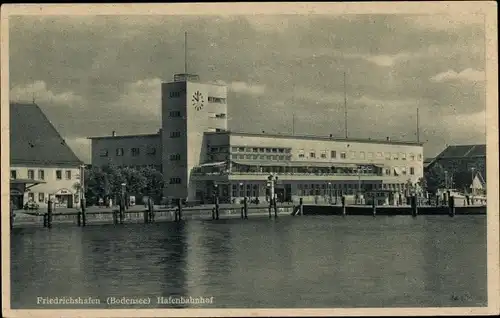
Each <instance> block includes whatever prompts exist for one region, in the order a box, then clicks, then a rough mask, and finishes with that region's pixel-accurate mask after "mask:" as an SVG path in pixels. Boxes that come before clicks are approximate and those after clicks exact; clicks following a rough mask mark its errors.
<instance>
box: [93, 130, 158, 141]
mask: <svg viewBox="0 0 500 318" xmlns="http://www.w3.org/2000/svg"><path fill="white" fill-rule="evenodd" d="M158 136H160V132H157V133H156V134H138V135H120V136H97V137H87V139H91V140H92V139H119V138H143V137H158Z"/></svg>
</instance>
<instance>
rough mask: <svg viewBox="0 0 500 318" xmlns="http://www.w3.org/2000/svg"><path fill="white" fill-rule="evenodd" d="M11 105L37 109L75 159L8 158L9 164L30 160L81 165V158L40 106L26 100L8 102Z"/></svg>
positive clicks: (36, 162)
mask: <svg viewBox="0 0 500 318" xmlns="http://www.w3.org/2000/svg"><path fill="white" fill-rule="evenodd" d="M13 105H16V107H19V106H21V107H35V108H36V109H38V111H39V112H40V114H41V116H42V117H43V118H44V119H45V120H46V121H47V122H48V123H49V125H48V126H50V129H52V131H53V132H54V133H55V135H56V136H57V137H59V139H60V140H61V141H62V142H63V143H64V146H65V147H67V149H68V150H69V151H70V153H71V154H72V155H73V157H74V158H75V159H76V160H75V161H73V160H72V161H66V162H58V161H50V162H49V163H46V162H43V161H37V160H36V159H35V160H33V161H31V160H29V161H28V160H17V161H16V159H15V158H14V159H10V162H11V164H12V163H13V164H19V163H23V161H24V162H32V163H33V164H38V163H39V164H54V165H56V164H61V163H62V164H77V165H81V164H83V160H81V159H80V158H79V157H78V156H77V155H76V154H75V152H74V151H73V149H71V147H70V146H69V145H68V143H67V142H66V139H64V138H63V137H62V136H61V134H60V133H59V131H58V130H57V129H56V127H55V126H54V124H53V123H52V122H51V121H50V119H49V117H47V115H46V114H45V112H44V111H43V110H42V108H41V107H40V106H39V105H38V104H36V103H34V102H32V103H31V104H30V103H26V102H20V103H19V102H15V101H10V104H9V107H12V106H13Z"/></svg>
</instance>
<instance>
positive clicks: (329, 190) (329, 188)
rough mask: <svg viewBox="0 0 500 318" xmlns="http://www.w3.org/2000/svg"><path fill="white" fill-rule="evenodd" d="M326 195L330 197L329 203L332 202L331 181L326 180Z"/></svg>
mask: <svg viewBox="0 0 500 318" xmlns="http://www.w3.org/2000/svg"><path fill="white" fill-rule="evenodd" d="M328 196H329V197H330V201H329V203H330V204H332V201H333V200H332V183H331V182H328Z"/></svg>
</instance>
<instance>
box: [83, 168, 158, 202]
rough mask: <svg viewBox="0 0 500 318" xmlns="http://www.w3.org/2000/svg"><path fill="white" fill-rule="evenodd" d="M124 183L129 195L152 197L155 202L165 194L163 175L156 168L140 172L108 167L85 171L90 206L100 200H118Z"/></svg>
mask: <svg viewBox="0 0 500 318" xmlns="http://www.w3.org/2000/svg"><path fill="white" fill-rule="evenodd" d="M122 183H125V184H126V188H125V191H126V193H127V194H129V195H136V196H142V195H148V196H149V195H151V196H152V197H153V198H154V199H155V201H156V200H158V202H159V201H160V199H161V196H162V192H163V185H164V182H163V174H162V173H161V172H159V171H157V170H156V169H154V168H150V167H146V168H142V169H140V170H137V169H134V168H130V167H118V166H115V165H112V164H110V165H106V166H104V167H102V168H99V167H92V168H87V169H85V188H86V189H85V190H86V191H85V196H86V198H87V202H89V204H95V203H97V202H98V200H99V198H107V197H111V198H113V197H114V198H116V199H117V198H118V197H119V196H120V195H121V192H122Z"/></svg>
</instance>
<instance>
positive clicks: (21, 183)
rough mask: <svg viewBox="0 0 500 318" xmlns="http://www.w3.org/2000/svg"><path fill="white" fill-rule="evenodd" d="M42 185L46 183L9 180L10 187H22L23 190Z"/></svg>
mask: <svg viewBox="0 0 500 318" xmlns="http://www.w3.org/2000/svg"><path fill="white" fill-rule="evenodd" d="M43 183H46V182H45V181H42V180H32V179H10V184H11V185H18V186H19V185H20V186H24V187H25V190H28V189H29V188H32V187H34V186H36V185H38V184H43Z"/></svg>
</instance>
